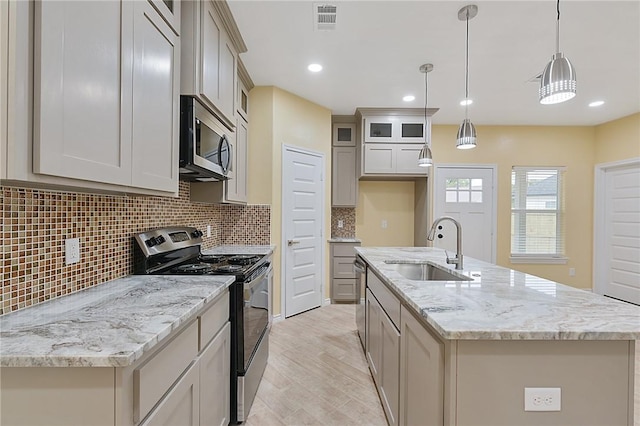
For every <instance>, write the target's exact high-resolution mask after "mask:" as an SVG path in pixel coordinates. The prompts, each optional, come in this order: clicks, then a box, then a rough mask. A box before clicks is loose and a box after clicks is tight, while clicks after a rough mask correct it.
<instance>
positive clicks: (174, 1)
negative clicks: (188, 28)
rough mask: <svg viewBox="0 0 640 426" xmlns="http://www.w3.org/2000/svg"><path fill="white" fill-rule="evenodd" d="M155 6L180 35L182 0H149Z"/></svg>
mask: <svg viewBox="0 0 640 426" xmlns="http://www.w3.org/2000/svg"><path fill="white" fill-rule="evenodd" d="M149 2H150V3H151V4H152V5H153V7H154V8H155V9H156V10H157V11H158V13H160V14H161V15H162V17H163V18H164V20H165V21H167V23H168V24H169V26H170V27H171V29H172V30H173V31H174V32H175V33H176V35H180V1H179V0H149Z"/></svg>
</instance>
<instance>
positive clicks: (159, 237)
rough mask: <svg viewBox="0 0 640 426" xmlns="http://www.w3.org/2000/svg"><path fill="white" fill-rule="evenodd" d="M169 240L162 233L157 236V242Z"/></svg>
mask: <svg viewBox="0 0 640 426" xmlns="http://www.w3.org/2000/svg"><path fill="white" fill-rule="evenodd" d="M165 241H167V240H166V239H165V238H164V237H163V236H162V235H159V236H157V237H156V244H162V243H164V242H165Z"/></svg>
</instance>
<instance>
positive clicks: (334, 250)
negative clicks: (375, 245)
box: [329, 241, 360, 302]
mask: <svg viewBox="0 0 640 426" xmlns="http://www.w3.org/2000/svg"><path fill="white" fill-rule="evenodd" d="M329 245H330V250H331V301H332V302H355V301H356V299H357V298H359V297H360V295H359V294H356V274H355V271H354V269H353V262H354V261H355V260H356V253H355V250H354V247H356V246H359V245H360V243H359V242H335V241H331V242H330V244H329Z"/></svg>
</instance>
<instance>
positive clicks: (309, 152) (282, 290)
mask: <svg viewBox="0 0 640 426" xmlns="http://www.w3.org/2000/svg"><path fill="white" fill-rule="evenodd" d="M287 151H290V152H298V153H300V154H306V155H311V156H314V157H319V158H320V161H321V162H322V164H321V166H322V167H321V169H322V173H321V174H320V182H322V200H321V205H322V208H321V209H320V216H321V217H320V224H321V225H320V240H321V242H322V244H321V245H320V250H321V256H320V296H321V297H320V306H324V304H325V297H324V294H325V293H324V291H325V257H326V246H327V244H326V241H325V236H324V234H325V219H326V212H325V210H326V206H325V202H326V185H325V182H326V181H325V174H326V170H325V168H326V162H325V155H324V153H322V152H320V151H313V150H310V149H307V148H300V147H297V146H293V145H287V144H283V145H282V158H281V166H280V170H281V172H280V176H281V179H280V193H281V194H284V172H283V170H284V169H283V167H284V160H285V155H286V153H287ZM284 207H285V206H284V197H283V196H281V197H280V247H282V249H281V253H282V256H281V257H280V313H281V315H282V320H285V319H287V310H286V301H287V291H286V285H287V277H286V272H287V269H286V258H287V251H286V247H287V236H286V228H285V215H284Z"/></svg>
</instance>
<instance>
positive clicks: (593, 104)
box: [589, 101, 604, 107]
mask: <svg viewBox="0 0 640 426" xmlns="http://www.w3.org/2000/svg"><path fill="white" fill-rule="evenodd" d="M600 105H604V101H593V102H591V103H590V104H589V106H590V107H599V106H600Z"/></svg>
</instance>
